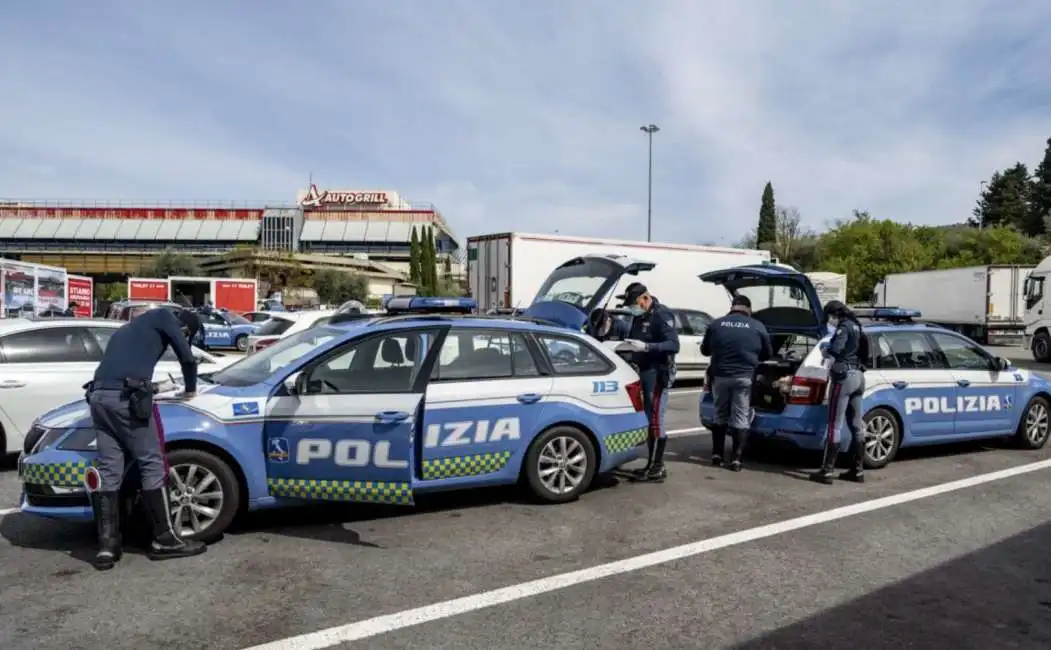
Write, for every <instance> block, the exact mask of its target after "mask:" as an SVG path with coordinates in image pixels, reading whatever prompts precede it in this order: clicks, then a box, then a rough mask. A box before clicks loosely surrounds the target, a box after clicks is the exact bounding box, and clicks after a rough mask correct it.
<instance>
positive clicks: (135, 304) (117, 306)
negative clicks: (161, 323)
mask: <svg viewBox="0 0 1051 650" xmlns="http://www.w3.org/2000/svg"><path fill="white" fill-rule="evenodd" d="M158 307H162V308H164V309H170V310H171V311H172V312H174V313H176V314H177V313H179V312H180V311H182V309H183V306H182V305H179V304H177V303H174V302H161V301H152V300H120V301H118V302H115V303H113V304H111V305H110V306H109V309H108V310H107V311H106V318H109V319H113V320H122V321H129V320H131V319H132V318H135V317H136V316H138V315H139V314H141V313H143V312H145V311H149V310H150V309H157V308H158Z"/></svg>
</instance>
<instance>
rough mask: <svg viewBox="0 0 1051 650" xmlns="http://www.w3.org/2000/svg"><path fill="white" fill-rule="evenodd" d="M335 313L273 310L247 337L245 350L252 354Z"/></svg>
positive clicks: (319, 322) (318, 323) (325, 310)
mask: <svg viewBox="0 0 1051 650" xmlns="http://www.w3.org/2000/svg"><path fill="white" fill-rule="evenodd" d="M335 313H336V310H334V309H317V310H313V311H287V312H273V314H272V316H273V318H272V319H271V320H269V321H267V322H265V323H263V324H262V325H261V326H259V328H258V329H257V330H256V331H255V333H253V334H252V335H251V336H250V337H248V350H247V352H248V354H254V353H256V352H258V351H260V350H262V349H264V348H266V347H268V346H270V345H273V344H274V343H277V342H278V341H280V340H281V339H283V338H285V337H287V336H292V335H293V334H298V333H299V332H302V331H303V330H306V329H310V328H311V327H313V326H315V325H321V324H324V323H326V322H327V321H328V319H330V318H332V316H333V315H334V314H335Z"/></svg>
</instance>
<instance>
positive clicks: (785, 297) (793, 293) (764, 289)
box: [737, 285, 810, 313]
mask: <svg viewBox="0 0 1051 650" xmlns="http://www.w3.org/2000/svg"><path fill="white" fill-rule="evenodd" d="M737 295H739V296H747V297H748V299H749V300H751V301H752V312H753V313H754V312H757V311H762V310H764V309H771V308H773V307H791V308H794V309H805V310H807V311H810V300H808V299H807V297H806V294H805V293H803V291H802V290H801V289H800V288H799V287H796V286H791V287H785V286H777V285H757V286H750V287H739V288H738V289H737Z"/></svg>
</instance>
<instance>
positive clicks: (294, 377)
mask: <svg viewBox="0 0 1051 650" xmlns="http://www.w3.org/2000/svg"><path fill="white" fill-rule="evenodd" d="M306 383H307V378H306V375H304V374H303V373H302V372H294V373H292V374H291V375H289V376H288V377H286V378H285V381H284V386H285V390H286V391H288V394H289V395H302V394H304V393H305V392H306Z"/></svg>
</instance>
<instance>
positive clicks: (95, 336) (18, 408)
mask: <svg viewBox="0 0 1051 650" xmlns="http://www.w3.org/2000/svg"><path fill="white" fill-rule="evenodd" d="M122 325H124V323H123V322H122V321H118V320H109V319H89V318H48V319H40V320H29V319H17V320H5V321H0V454H2V453H5V452H6V453H14V452H16V451H18V450H19V449H20V448H21V445H22V441H23V439H24V438H25V435H26V433H27V432H28V431H29V427H30V426H31V425H32V423H33V420H34V419H35V418H36V417H37V416H39V415H40V414H41V413H44V412H46V411H49V410H51V409H53V408H55V407H56V406H58V405H60V404H65V403H67V402H70V401H72V400H76V399H78V398H80V397H82V396H83V395H84V388H83V386H84V384H86V383H87V382H89V381H91V378H92V376H93V375H94V374H95V367H96V366H97V365H98V364H99V362H100V361H102V354H103V353H104V352H105V350H106V345H107V344H108V343H109V340H110V337H111V336H113V332H115V331H116V330H117V329H119V328H120V327H121V326H122ZM193 352H194V356H195V357H197V363H198V364H199V365H198V368H199V371H200V372H202V373H204V372H212V371H215V370H219V369H220V368H225V367H226V366H228V365H230V364H231V363H233V362H234V361H236V360H237V359H236V357H229V356H222V355H214V354H209V353H207V352H205V351H203V350H201V349H199V348H196V347H195V348H194V349H193ZM169 374H172V375H174V376H176V377H178V376H181V374H182V370H181V368H180V366H179V362H178V360H177V359H176V358H175V355H174V353H172V351H171V350H168V351H167V352H165V354H164V356H163V357H161V361H160V363H158V364H157V374H156V375H155V377H154V378H155V379H158V378H160V379H163V378H167V376H168V375H169Z"/></svg>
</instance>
